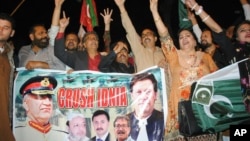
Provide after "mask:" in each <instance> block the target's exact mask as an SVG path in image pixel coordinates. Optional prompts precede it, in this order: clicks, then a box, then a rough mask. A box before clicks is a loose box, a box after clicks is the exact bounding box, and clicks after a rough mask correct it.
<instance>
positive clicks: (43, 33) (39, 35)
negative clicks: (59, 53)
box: [30, 26, 49, 48]
mask: <svg viewBox="0 0 250 141" xmlns="http://www.w3.org/2000/svg"><path fill="white" fill-rule="evenodd" d="M30 39H31V40H32V44H33V45H36V46H38V47H39V48H46V47H47V46H48V45H49V37H48V33H47V30H46V29H45V27H43V26H37V27H35V32H34V33H33V34H30Z"/></svg>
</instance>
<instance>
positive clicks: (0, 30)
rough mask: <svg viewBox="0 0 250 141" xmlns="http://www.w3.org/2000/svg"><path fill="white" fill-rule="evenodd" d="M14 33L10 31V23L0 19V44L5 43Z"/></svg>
mask: <svg viewBox="0 0 250 141" xmlns="http://www.w3.org/2000/svg"><path fill="white" fill-rule="evenodd" d="M14 33H15V31H14V30H13V29H12V27H11V23H10V22H9V21H7V20H3V19H0V42H6V41H7V40H8V39H9V38H10V37H12V36H13V35H14Z"/></svg>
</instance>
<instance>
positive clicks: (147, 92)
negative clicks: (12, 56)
mask: <svg viewBox="0 0 250 141" xmlns="http://www.w3.org/2000/svg"><path fill="white" fill-rule="evenodd" d="M166 96H167V93H166V82H165V75H164V70H163V69H160V68H158V67H152V68H150V69H147V70H144V71H142V72H139V73H137V74H122V73H100V72H93V71H75V72H73V73H70V74H67V73H66V72H65V71H55V70H44V69H36V70H32V71H28V70H25V69H20V70H19V71H18V74H17V76H16V79H15V83H14V99H13V101H14V113H13V114H14V115H13V117H14V118H13V132H14V135H15V138H16V141H34V140H35V141H69V140H70V139H81V140H82V141H85V140H94V141H95V140H96V138H97V137H100V136H102V139H105V137H107V138H109V140H110V141H114V140H116V138H117V137H121V138H122V137H124V138H127V136H128V140H138V141H139V140H140V136H141V134H143V133H142V132H143V129H144V128H145V126H144V127H143V121H144V122H145V121H146V123H145V124H146V128H147V130H146V132H147V134H146V136H145V135H144V136H143V138H144V139H146V138H148V140H149V141H160V140H162V137H163V136H164V127H165V119H166V116H167V105H166V103H167V102H166V101H167V97H166ZM124 117H128V119H129V120H130V123H127V122H126V120H125V119H126V118H124ZM116 118H118V119H116ZM123 119H124V120H125V121H124V120H123ZM115 120H116V121H115ZM114 121H115V122H114ZM129 125H130V126H129ZM144 131H145V130H144ZM147 136H148V137H147ZM95 137H96V138H95Z"/></svg>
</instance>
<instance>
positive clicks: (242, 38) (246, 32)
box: [237, 24, 250, 43]
mask: <svg viewBox="0 0 250 141" xmlns="http://www.w3.org/2000/svg"><path fill="white" fill-rule="evenodd" d="M237 40H238V41H239V42H242V43H245V42H248V43H250V24H242V25H241V26H240V27H239V28H238V30H237Z"/></svg>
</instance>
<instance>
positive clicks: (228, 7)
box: [0, 0, 242, 50]
mask: <svg viewBox="0 0 250 141" xmlns="http://www.w3.org/2000/svg"><path fill="white" fill-rule="evenodd" d="M21 1H22V0H0V12H6V13H12V12H13V10H14V9H15V8H16V7H17V5H18V4H19V3H20V2H21ZM197 2H198V3H199V4H200V5H202V6H203V8H204V9H205V10H206V11H207V12H208V13H209V14H210V15H211V16H212V17H213V18H214V19H215V20H216V21H217V22H218V23H219V24H220V25H221V26H222V27H227V26H228V25H230V24H231V23H232V22H233V21H234V20H235V19H236V17H238V16H239V15H240V14H242V11H241V10H242V9H241V5H240V3H239V0H197ZM81 5H82V2H81V0H66V1H65V2H64V4H63V8H62V9H63V10H64V11H65V12H66V15H67V16H69V17H70V25H69V27H68V29H67V31H74V32H77V31H78V29H79V26H80V25H79V18H80V11H81ZM96 5H97V12H98V18H99V26H98V27H96V28H95V29H94V30H95V31H97V32H98V34H99V35H100V38H101V37H102V34H103V30H104V23H103V19H102V17H101V16H100V14H99V13H100V12H103V9H104V8H107V7H109V8H112V9H113V15H112V18H113V20H114V21H113V22H112V23H111V38H112V42H114V41H116V40H119V39H122V38H124V37H125V34H126V33H125V31H124V29H123V27H122V25H121V19H120V13H119V10H118V8H117V6H116V5H115V3H114V0H96ZM125 5H126V9H127V11H128V14H129V16H130V18H131V20H132V22H133V24H134V26H135V28H136V30H137V32H138V33H140V32H141V30H142V29H143V28H145V27H150V28H152V29H155V26H154V23H153V19H152V15H151V12H150V10H149V0H126V3H125ZM53 8H54V0H25V1H24V2H23V4H22V5H21V6H20V7H19V9H18V10H17V11H16V12H15V13H14V14H13V17H14V18H15V20H16V22H17V28H16V34H15V36H14V38H13V39H12V40H13V41H14V44H15V46H16V48H17V50H18V49H19V48H20V47H21V46H23V45H27V44H29V43H30V41H29V37H28V30H29V27H30V26H32V25H33V24H35V23H44V24H45V25H46V27H47V28H49V27H50V24H51V18H52V12H53ZM159 11H160V14H161V16H162V19H163V21H164V22H165V24H166V25H168V26H169V27H171V32H172V34H173V36H174V37H175V34H176V32H177V30H178V13H177V0H159ZM201 27H203V25H202V23H201ZM102 44H103V43H102V41H101V42H100V48H101V46H102Z"/></svg>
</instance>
